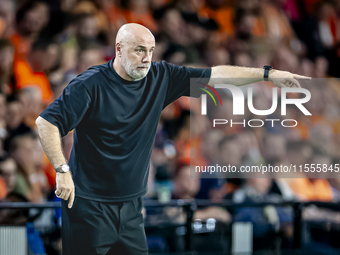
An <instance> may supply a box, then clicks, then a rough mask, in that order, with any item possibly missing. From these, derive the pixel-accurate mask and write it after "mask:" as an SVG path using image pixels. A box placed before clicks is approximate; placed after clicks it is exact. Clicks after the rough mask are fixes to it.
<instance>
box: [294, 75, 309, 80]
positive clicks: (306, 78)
mask: <svg viewBox="0 0 340 255" xmlns="http://www.w3.org/2000/svg"><path fill="white" fill-rule="evenodd" d="M293 77H294V78H295V79H304V80H311V79H312V77H308V76H303V75H299V74H294V75H293Z"/></svg>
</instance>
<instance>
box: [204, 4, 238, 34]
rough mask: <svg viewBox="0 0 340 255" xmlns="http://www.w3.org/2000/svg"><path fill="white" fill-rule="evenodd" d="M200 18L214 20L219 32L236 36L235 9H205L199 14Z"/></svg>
mask: <svg viewBox="0 0 340 255" xmlns="http://www.w3.org/2000/svg"><path fill="white" fill-rule="evenodd" d="M198 15H199V16H201V17H205V18H208V19H213V20H215V22H216V23H217V24H218V26H219V32H221V33H224V34H227V35H233V34H234V22H233V20H234V16H235V15H234V9H233V8H231V7H226V8H219V9H217V10H212V9H210V8H209V7H204V8H203V9H201V10H200V12H199V13H198Z"/></svg>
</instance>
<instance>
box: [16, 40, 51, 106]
mask: <svg viewBox="0 0 340 255" xmlns="http://www.w3.org/2000/svg"><path fill="white" fill-rule="evenodd" d="M57 60H58V46H57V45H56V44H54V43H53V42H52V41H45V40H41V41H36V42H35V43H34V44H33V47H32V50H31V52H30V53H29V54H27V60H25V59H17V60H15V61H14V76H15V80H16V89H18V90H19V89H21V88H24V87H37V88H39V89H40V91H41V96H42V102H43V104H44V106H47V105H48V104H50V103H51V102H52V101H53V93H52V89H51V87H50V82H49V80H48V78H47V77H46V74H45V73H44V72H46V71H49V70H50V69H51V68H52V67H53V66H54V65H55V64H56V62H57Z"/></svg>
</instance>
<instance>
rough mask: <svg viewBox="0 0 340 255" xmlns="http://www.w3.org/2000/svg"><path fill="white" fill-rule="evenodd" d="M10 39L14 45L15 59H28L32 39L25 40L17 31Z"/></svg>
mask: <svg viewBox="0 0 340 255" xmlns="http://www.w3.org/2000/svg"><path fill="white" fill-rule="evenodd" d="M9 39H10V41H11V42H12V44H13V45H14V59H26V56H27V54H28V53H29V52H30V51H31V46H32V44H31V41H30V40H24V39H23V38H22V37H21V36H20V35H18V34H17V33H14V34H13V35H12V36H11V37H10V38H9Z"/></svg>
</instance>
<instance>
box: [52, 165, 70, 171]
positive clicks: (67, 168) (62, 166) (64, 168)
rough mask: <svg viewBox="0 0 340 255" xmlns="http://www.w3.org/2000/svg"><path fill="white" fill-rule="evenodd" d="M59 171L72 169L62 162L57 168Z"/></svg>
mask: <svg viewBox="0 0 340 255" xmlns="http://www.w3.org/2000/svg"><path fill="white" fill-rule="evenodd" d="M55 171H56V172H57V173H67V172H68V171H70V167H69V166H68V165H67V164H62V165H61V166H59V167H57V168H56V169H55Z"/></svg>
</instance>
